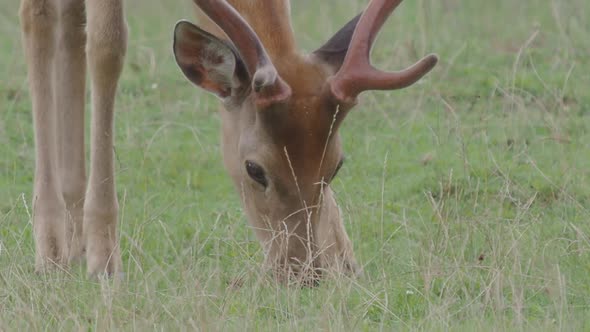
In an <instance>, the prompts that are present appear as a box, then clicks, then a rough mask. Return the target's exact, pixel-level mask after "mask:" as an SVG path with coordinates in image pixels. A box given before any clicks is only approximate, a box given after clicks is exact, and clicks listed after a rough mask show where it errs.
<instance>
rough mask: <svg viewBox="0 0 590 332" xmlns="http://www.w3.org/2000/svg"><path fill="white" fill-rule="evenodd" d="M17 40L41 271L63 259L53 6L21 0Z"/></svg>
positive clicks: (38, 0) (37, 261) (55, 16)
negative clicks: (24, 72) (27, 99)
mask: <svg viewBox="0 0 590 332" xmlns="http://www.w3.org/2000/svg"><path fill="white" fill-rule="evenodd" d="M20 19H21V27H22V39H23V46H24V49H25V56H26V60H27V65H28V81H29V89H30V93H31V99H32V108H33V122H34V127H35V180H34V188H33V191H34V193H33V232H34V238H35V267H36V270H37V271H43V270H45V269H47V268H50V267H52V266H54V265H56V264H62V263H64V262H65V261H66V259H67V258H66V257H67V245H66V238H65V237H66V236H65V235H66V224H65V216H66V213H65V202H64V200H63V196H62V192H61V183H60V177H59V176H60V174H59V158H58V135H57V111H56V107H55V106H56V105H55V90H54V89H55V86H54V84H53V83H54V64H55V56H56V40H57V28H58V11H57V4H56V2H55V1H51V0H45V1H42V0H22V2H21V7H20Z"/></svg>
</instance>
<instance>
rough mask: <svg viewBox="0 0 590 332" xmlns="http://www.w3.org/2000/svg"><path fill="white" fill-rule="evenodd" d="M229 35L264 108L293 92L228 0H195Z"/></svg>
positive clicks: (260, 104) (253, 33)
mask: <svg viewBox="0 0 590 332" xmlns="http://www.w3.org/2000/svg"><path fill="white" fill-rule="evenodd" d="M193 1H194V2H195V4H196V5H197V6H199V7H200V8H201V9H202V10H203V12H204V13H205V14H206V15H207V16H209V18H210V19H211V20H212V21H213V22H215V24H217V25H218V26H219V27H220V28H221V29H222V30H223V31H224V32H225V33H226V34H227V36H228V37H229V38H230V40H231V41H232V42H233V43H234V45H235V46H236V48H237V51H238V52H239V53H240V56H241V58H242V60H243V61H244V64H245V65H246V69H247V70H248V73H249V74H250V78H251V81H252V89H253V90H254V92H255V99H256V104H257V106H258V107H260V108H265V107H267V106H269V105H271V104H273V103H276V102H281V101H283V100H286V99H287V98H289V96H291V88H290V87H289V85H287V83H285V81H283V79H281V77H280V76H279V74H278V73H277V70H276V68H275V67H274V65H273V64H272V61H271V60H270V57H269V56H268V54H267V53H266V50H265V49H264V46H263V45H262V43H261V42H260V39H259V38H258V36H257V35H256V33H255V32H254V30H252V28H251V27H250V25H249V24H248V23H247V22H246V21H245V20H244V19H243V18H242V16H241V15H240V14H239V13H238V12H237V11H236V10H235V9H234V8H233V7H232V6H231V5H229V4H228V3H227V2H226V1H225V0H193Z"/></svg>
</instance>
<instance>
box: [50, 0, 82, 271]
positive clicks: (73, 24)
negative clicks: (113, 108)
mask: <svg viewBox="0 0 590 332" xmlns="http://www.w3.org/2000/svg"><path fill="white" fill-rule="evenodd" d="M59 11H60V21H59V25H60V29H59V31H58V38H57V45H58V48H57V53H56V63H55V65H56V67H55V69H56V70H55V89H56V91H55V96H56V109H57V113H58V114H59V117H58V126H57V127H58V134H59V137H60V140H59V141H58V142H60V144H58V145H59V156H60V167H59V168H60V175H61V190H62V193H63V199H64V201H65V204H66V226H67V233H66V235H65V236H66V240H67V244H68V249H69V250H68V261H69V262H78V261H80V260H81V259H82V258H83V253H84V239H83V236H82V225H83V217H84V213H83V207H84V195H85V191H86V159H85V158H86V156H85V152H84V106H85V98H84V95H85V92H86V51H85V50H84V47H85V46H86V32H85V26H86V13H85V9H84V1H81V0H61V1H60V9H59Z"/></svg>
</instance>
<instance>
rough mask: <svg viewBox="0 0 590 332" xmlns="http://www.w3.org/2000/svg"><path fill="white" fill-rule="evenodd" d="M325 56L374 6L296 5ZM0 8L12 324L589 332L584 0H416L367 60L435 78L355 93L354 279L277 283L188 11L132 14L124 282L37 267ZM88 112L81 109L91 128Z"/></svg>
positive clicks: (181, 4) (151, 6)
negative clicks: (183, 24) (176, 44)
mask: <svg viewBox="0 0 590 332" xmlns="http://www.w3.org/2000/svg"><path fill="white" fill-rule="evenodd" d="M292 2H293V4H292V7H293V9H292V13H293V24H294V27H295V30H296V31H297V38H298V42H299V44H300V46H301V47H302V48H303V49H304V50H307V51H311V50H313V49H314V48H315V47H317V46H319V45H320V44H321V43H322V42H323V41H324V40H326V39H327V38H328V37H329V36H331V34H332V33H334V32H335V31H336V30H337V29H338V28H339V27H340V26H341V25H342V24H344V23H345V22H346V21H347V20H348V19H349V18H350V17H352V16H353V15H355V14H356V13H357V12H359V11H360V10H361V9H362V8H363V6H364V5H365V3H366V1H365V0H329V1H328V0H326V1H312V0H293V1H292ZM17 7H18V1H17V0H3V1H2V2H1V3H0V18H1V19H0V74H1V75H2V79H1V83H0V105H1V107H0V330H17V329H18V330H23V331H30V330H49V331H53V330H57V329H65V330H114V329H121V330H132V329H137V330H145V329H148V330H171V331H172V330H193V329H201V330H206V331H212V330H229V331H231V330H248V331H250V330H300V331H309V330H336V331H340V330H350V331H358V330H366V331H369V330H386V331H391V330H467V331H473V330H476V329H477V330H480V331H482V330H483V331H487V330H535V331H537V330H546V331H555V330H577V331H584V330H585V331H588V330H590V211H589V210H590V20H588V18H589V17H590V2H588V1H587V0H567V1H566V0H544V1H542V0H522V1H513V0H496V1H486V0H472V1H459V0H441V1H435V0H406V1H405V3H404V4H402V5H401V6H400V8H399V9H398V11H397V12H396V14H395V15H393V16H392V18H391V19H390V20H389V21H388V23H387V24H386V27H385V28H384V29H383V31H382V33H381V35H380V39H379V41H378V43H377V45H376V47H375V49H374V52H373V60H374V62H375V63H376V64H378V65H379V66H380V67H381V68H389V69H398V68H401V67H402V66H404V65H408V64H410V63H412V62H413V61H414V60H416V59H418V57H420V56H422V55H424V54H426V53H429V52H436V53H438V54H439V56H440V58H441V62H440V63H439V65H438V66H437V67H436V69H435V70H434V71H433V72H432V73H431V74H430V75H428V76H427V78H426V79H425V80H423V81H421V82H420V84H417V85H415V86H413V87H411V88H409V89H406V90H402V91H397V92H391V93H389V92H386V93H383V92H370V93H366V94H364V95H363V98H362V102H361V104H360V105H359V106H358V107H357V108H356V111H355V112H353V114H351V115H350V116H348V118H347V121H345V123H344V126H343V128H342V130H341V133H342V135H343V139H344V146H345V151H346V154H347V163H346V165H345V166H344V167H343V169H342V171H341V172H340V174H339V176H338V178H337V179H336V180H335V181H334V189H335V191H336V193H337V196H338V201H339V202H340V204H341V207H342V209H343V211H344V213H345V222H346V227H347V229H348V231H349V234H350V236H351V238H352V241H353V243H354V247H355V251H356V256H357V258H358V260H359V262H360V263H361V265H362V266H363V267H364V276H363V277H362V278H360V279H358V280H352V279H348V278H344V277H342V278H337V279H332V280H327V281H325V282H324V283H322V284H321V285H320V286H319V287H317V288H313V289H299V288H296V287H284V286H278V285H275V284H274V283H272V282H269V281H268V280H269V278H268V276H267V275H265V274H262V273H261V272H259V267H260V266H261V263H262V258H263V257H262V256H263V255H262V253H261V249H260V246H259V244H258V242H257V241H256V240H255V238H254V234H253V232H252V231H251V230H250V229H248V227H247V223H246V220H245V217H244V216H243V215H242V212H241V208H240V204H239V200H238V196H237V195H236V194H235V193H234V190H233V187H232V185H231V182H230V179H229V177H228V176H227V175H226V174H225V171H224V170H223V168H222V164H221V156H220V151H219V144H218V137H219V129H220V128H219V125H220V119H219V116H218V114H217V107H218V106H217V105H218V103H217V101H216V100H215V99H214V98H213V97H210V96H209V95H205V94H204V93H202V92H201V91H199V90H197V89H196V88H194V87H193V86H191V85H190V84H189V83H188V82H187V81H186V80H185V79H184V78H183V76H182V74H181V73H180V71H179V70H178V69H177V67H176V64H175V63H174V59H173V57H172V53H171V36H172V27H173V25H174V23H175V22H176V21H177V20H178V19H181V18H188V19H192V17H191V16H190V14H189V13H190V12H191V11H190V1H156V0H144V1H139V0H129V1H127V16H128V20H129V25H130V44H129V49H128V57H127V64H126V67H125V71H124V75H123V77H122V81H121V86H120V93H119V95H118V100H117V103H118V107H117V109H118V113H117V124H116V129H117V144H116V153H117V176H118V178H117V182H118V194H119V201H120V210H121V215H120V220H121V224H120V231H121V246H122V253H123V260H124V269H125V272H126V274H125V278H124V281H123V282H121V283H120V284H116V283H113V282H110V281H102V282H97V281H93V280H89V279H87V278H86V276H85V270H84V267H79V266H78V267H74V268H72V269H71V270H70V271H64V272H55V273H50V274H46V275H37V274H35V273H33V263H34V251H33V241H32V234H31V232H32V229H31V217H30V214H31V209H30V207H31V191H32V178H33V168H34V153H33V152H34V146H33V131H32V126H31V122H32V121H31V109H30V108H31V105H30V99H29V95H28V91H27V83H26V79H25V78H26V68H25V64H24V58H23V54H22V49H21V47H20V40H19V37H20V28H19V24H18V17H17ZM87 118H88V117H87Z"/></svg>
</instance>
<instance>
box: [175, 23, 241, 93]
mask: <svg viewBox="0 0 590 332" xmlns="http://www.w3.org/2000/svg"><path fill="white" fill-rule="evenodd" d="M173 48H174V57H175V58H176V63H177V64H178V66H179V67H180V69H182V72H183V73H184V75H185V76H186V77H187V78H188V79H189V80H190V81H191V82H193V83H194V84H195V85H197V86H199V87H201V88H203V89H205V90H207V91H209V92H211V93H213V94H215V95H217V96H218V97H220V98H222V99H225V98H226V97H230V96H232V95H234V93H233V92H234V91H236V90H237V89H239V88H241V87H243V86H244V81H245V80H247V72H246V71H245V68H244V66H243V63H242V60H241V59H240V56H239V55H238V53H237V52H236V51H235V50H234V49H233V47H232V46H231V45H230V44H229V43H227V42H225V41H223V40H221V39H219V38H217V37H215V36H213V35H212V34H210V33H208V32H206V31H204V30H203V29H201V28H199V27H197V26H196V25H194V24H192V23H190V22H188V21H180V22H178V23H177V24H176V27H175V28H174V47H173Z"/></svg>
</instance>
